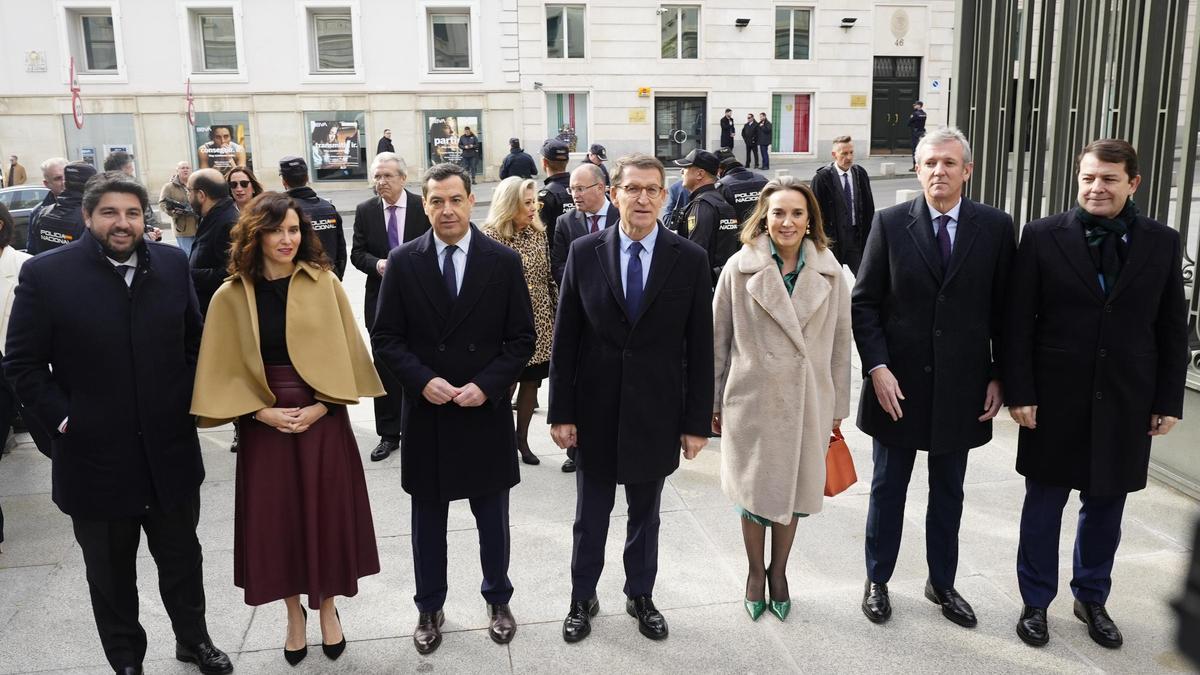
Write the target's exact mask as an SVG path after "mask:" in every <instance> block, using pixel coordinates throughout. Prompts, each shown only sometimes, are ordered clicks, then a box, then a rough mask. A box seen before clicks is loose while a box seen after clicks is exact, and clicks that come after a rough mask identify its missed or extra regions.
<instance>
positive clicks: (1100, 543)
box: [1017, 478, 1126, 608]
mask: <svg viewBox="0 0 1200 675" xmlns="http://www.w3.org/2000/svg"><path fill="white" fill-rule="evenodd" d="M1070 496H1071V489H1070V488H1065V487H1057V486H1053V485H1046V484H1044V483H1039V482H1037V481H1034V480H1031V479H1028V478H1026V479H1025V505H1024V506H1023V507H1022V508H1021V539H1020V544H1019V545H1018V547H1017V585H1018V586H1020V588H1021V598H1022V599H1023V600H1024V601H1025V604H1027V605H1029V606H1030V607H1043V608H1044V607H1049V606H1050V602H1051V601H1052V600H1054V596H1055V595H1057V594H1058V538H1059V532H1060V531H1061V529H1062V515H1063V507H1064V506H1066V505H1067V499H1069V498H1070ZM1125 497H1126V495H1116V496H1108V497H1093V496H1091V495H1089V494H1087V493H1086V492H1080V493H1079V501H1080V502H1081V506H1080V508H1079V521H1078V523H1077V524H1076V526H1075V560H1074V572H1073V577H1072V579H1071V592H1072V593H1073V594H1074V595H1075V598H1076V599H1078V600H1079V601H1081V602H1098V603H1100V604H1101V605H1103V604H1104V603H1105V602H1106V601H1107V600H1108V592H1109V591H1110V590H1111V589H1112V568H1113V559H1114V558H1116V555H1117V546H1118V545H1119V544H1120V543H1121V515H1122V514H1123V513H1124V511H1125Z"/></svg>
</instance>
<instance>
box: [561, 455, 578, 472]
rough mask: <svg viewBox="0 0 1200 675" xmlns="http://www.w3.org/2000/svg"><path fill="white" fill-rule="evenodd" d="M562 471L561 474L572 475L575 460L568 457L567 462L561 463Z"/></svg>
mask: <svg viewBox="0 0 1200 675" xmlns="http://www.w3.org/2000/svg"><path fill="white" fill-rule="evenodd" d="M562 470H563V473H574V472H575V460H573V459H571V458H570V457H568V458H567V461H565V462H563V465H562Z"/></svg>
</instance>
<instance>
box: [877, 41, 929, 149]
mask: <svg viewBox="0 0 1200 675" xmlns="http://www.w3.org/2000/svg"><path fill="white" fill-rule="evenodd" d="M920 90H921V59H920V57H909V56H876V57H875V78H874V81H873V82H872V87H871V154H876V155H879V154H890V153H896V154H904V153H907V152H910V150H911V148H912V143H911V136H910V134H909V129H908V117H909V115H910V114H912V104H913V102H915V101H917V100H919V95H918V94H919V92H920Z"/></svg>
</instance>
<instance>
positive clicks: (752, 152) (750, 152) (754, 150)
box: [746, 143, 758, 169]
mask: <svg viewBox="0 0 1200 675" xmlns="http://www.w3.org/2000/svg"><path fill="white" fill-rule="evenodd" d="M751 158H753V159H754V162H753V164H752V163H751V162H750V160H751ZM746 168H747V169H757V168H758V146H757V145H755V144H753V143H747V144H746Z"/></svg>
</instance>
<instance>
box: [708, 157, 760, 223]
mask: <svg viewBox="0 0 1200 675" xmlns="http://www.w3.org/2000/svg"><path fill="white" fill-rule="evenodd" d="M717 159H718V160H720V162H721V167H720V171H719V174H718V175H720V176H721V180H719V181H717V192H720V193H721V196H722V197H724V198H725V201H726V202H729V204H730V206H732V207H733V210H734V211H736V212H737V219H738V224H739V225H741V224H743V223H745V222H746V220H747V219H748V218H750V214H751V213H752V212H753V211H754V207H756V206H758V195H760V194H761V193H762V189H763V188H764V187H766V186H767V177H766V176H764V175H762V174H761V173H755V172H753V171H751V170H750V169H747V168H746V167H744V166H742V163H741V162H739V161H737V155H735V154H733V151H732V150H725V149H724V148H722V149H721V150H718V151H717Z"/></svg>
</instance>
